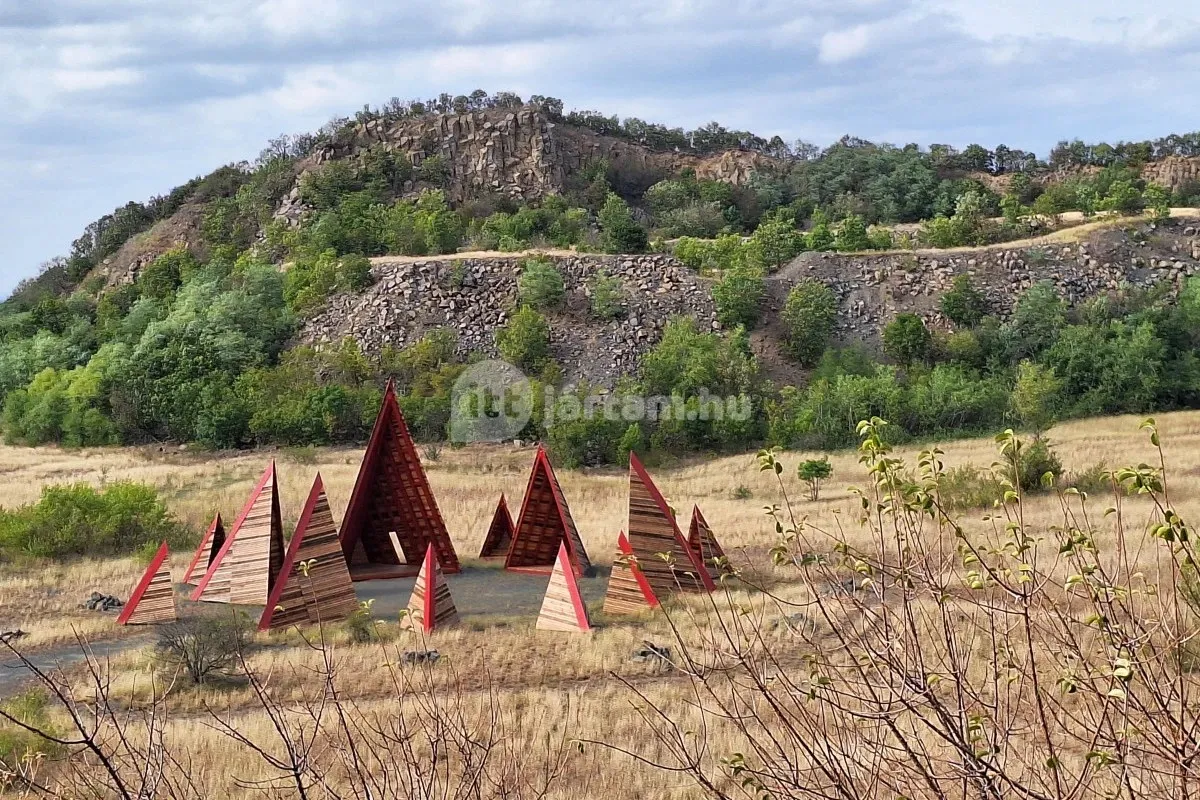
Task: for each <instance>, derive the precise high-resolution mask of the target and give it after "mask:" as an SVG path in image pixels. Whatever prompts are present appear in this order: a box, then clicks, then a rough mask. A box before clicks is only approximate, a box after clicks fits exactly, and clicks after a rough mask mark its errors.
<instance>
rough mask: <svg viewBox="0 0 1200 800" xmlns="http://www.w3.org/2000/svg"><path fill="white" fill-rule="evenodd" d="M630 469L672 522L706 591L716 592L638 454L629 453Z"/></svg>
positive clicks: (676, 537) (676, 540) (678, 538)
mask: <svg viewBox="0 0 1200 800" xmlns="http://www.w3.org/2000/svg"><path fill="white" fill-rule="evenodd" d="M629 469H631V470H632V471H633V472H634V474H636V475H637V477H638V478H639V479H640V480H641V481H642V483H643V484H644V485H645V486H646V491H648V492H649V493H650V499H652V500H653V501H654V502H655V504H656V505H657V506H658V510H659V511H661V512H662V514H663V516H665V517H666V518H667V519H669V520H671V528H672V530H674V531H675V542H676V544H678V545H680V547H681V549H682V550H683V552H685V553H687V556H688V561H690V562H691V564H692V569H694V570H696V575H697V577H698V578H699V579H700V583H701V584H702V585H703V586H704V588H705V590H706V591H709V592H715V591H716V590H717V585H716V584H715V583H713V580H712V577H710V576H709V574H708V569H706V568H705V566H704V564H703V562H697V560H696V554H695V553H693V552H692V547H691V545H689V544H688V541H687V539H685V538H683V532H682V531H680V530H679V523H678V522H676V521H675V514H674V513H673V512H672V511H671V507H670V506H669V505H667V501H666V500H665V499H663V496H662V492H660V491H658V487H657V486H655V485H654V481H653V480H651V478H650V475H649V474H648V473H647V472H646V468H645V467H643V466H642V462H641V460H640V459H639V458H638V457H637V453H635V452H633V451H632V450H630V451H629Z"/></svg>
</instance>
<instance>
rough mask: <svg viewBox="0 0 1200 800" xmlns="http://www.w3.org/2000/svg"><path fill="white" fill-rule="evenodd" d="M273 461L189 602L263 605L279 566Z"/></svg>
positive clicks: (279, 534) (279, 528) (278, 517)
mask: <svg viewBox="0 0 1200 800" xmlns="http://www.w3.org/2000/svg"><path fill="white" fill-rule="evenodd" d="M283 555H284V546H283V520H282V517H281V515H280V513H279V493H278V487H277V482H276V474H275V462H273V461H272V462H271V465H270V466H268V467H267V469H266V471H265V472H264V473H263V475H262V477H261V478H259V481H258V484H257V485H256V486H255V487H254V491H253V492H252V493H251V494H250V499H249V500H248V501H247V503H246V506H245V507H244V508H243V509H242V513H241V514H240V515H239V516H238V519H237V521H236V522H235V523H234V525H233V528H232V529H231V530H230V531H229V535H228V536H226V538H225V544H224V546H223V547H222V548H221V550H220V552H218V553H217V556H216V558H214V559H213V562H212V564H210V565H209V568H208V571H207V572H206V573H205V574H204V577H203V578H201V580H200V583H199V584H197V586H196V590H195V591H194V592H192V596H191V599H192V600H204V601H207V602H214V603H246V604H249V605H265V604H266V602H267V598H268V597H269V596H270V593H271V589H272V587H273V586H274V585H275V579H276V576H278V575H279V571H280V570H281V569H282V567H283Z"/></svg>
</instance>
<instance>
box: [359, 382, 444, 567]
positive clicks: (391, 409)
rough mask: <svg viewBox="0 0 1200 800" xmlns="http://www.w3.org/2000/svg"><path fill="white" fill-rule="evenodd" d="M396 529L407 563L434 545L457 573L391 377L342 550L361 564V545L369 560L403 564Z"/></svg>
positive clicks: (363, 463)
mask: <svg viewBox="0 0 1200 800" xmlns="http://www.w3.org/2000/svg"><path fill="white" fill-rule="evenodd" d="M393 532H395V533H396V535H397V537H398V538H399V541H400V546H401V549H402V550H403V552H404V561H405V562H407V563H409V564H416V563H417V562H418V561H419V560H420V559H421V557H422V556H423V555H424V553H425V550H426V548H427V547H429V546H430V545H432V546H433V547H434V549H435V550H436V551H437V555H438V560H439V562H440V563H441V564H442V565H444V567H445V569H446V570H447V571H449V572H458V570H459V563H458V555H457V553H455V551H454V544H453V543H452V542H451V541H450V535H449V533H447V531H446V524H445V522H444V521H443V520H442V515H441V512H440V511H439V510H438V507H437V501H436V500H435V499H434V497H433V490H432V489H430V487H429V480H428V478H427V477H426V476H425V470H424V469H423V468H422V467H421V459H420V457H419V456H418V455H417V449H416V446H415V445H414V444H413V441H412V437H411V436H410V435H409V432H408V425H407V424H406V423H405V421H404V415H403V414H402V413H401V412H400V406H399V404H398V403H397V402H396V394H395V389H394V387H393V385H392V383H391V382H390V381H389V383H388V386H387V389H386V391H385V392H384V396H383V405H382V406H381V407H380V409H379V416H378V417H377V418H376V420H375V427H374V429H373V430H372V431H371V439H370V441H369V442H368V443H367V450H366V453H364V455H363V461H362V466H361V467H360V468H359V472H358V479H357V481H356V482H355V484H354V492H353V494H352V495H351V497H350V503H349V505H348V506H347V507H346V515H345V517H344V518H343V521H342V532H341V544H342V552H343V554H344V555H345V557H346V559H347V560H348V561H350V563H351V564H358V563H360V561H359V555H358V552H357V551H358V548H359V546H360V545H361V548H362V551H361V552H362V555H363V556H365V558H366V563H368V564H391V565H399V564H401V563H402V562H401V559H400V558H399V557H398V556H397V554H396V550H395V548H394V547H393V546H392V541H391V534H392V533H393ZM351 574H352V575H356V573H355V572H353V571H352V572H351Z"/></svg>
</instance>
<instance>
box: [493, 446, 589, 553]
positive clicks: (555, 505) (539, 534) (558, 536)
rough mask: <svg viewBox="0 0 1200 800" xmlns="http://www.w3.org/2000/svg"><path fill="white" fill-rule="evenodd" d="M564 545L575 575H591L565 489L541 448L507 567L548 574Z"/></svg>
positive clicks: (526, 491)
mask: <svg viewBox="0 0 1200 800" xmlns="http://www.w3.org/2000/svg"><path fill="white" fill-rule="evenodd" d="M564 543H565V544H566V546H567V554H568V557H569V558H570V561H571V566H572V568H573V569H574V570H575V574H576V575H584V574H590V573H591V570H592V562H591V560H590V559H589V558H588V554H587V550H586V549H585V548H584V546H583V540H582V539H580V538H579V531H578V530H576V528H575V520H574V518H573V517H572V516H571V509H570V508H569V507H568V506H567V500H566V498H565V497H564V496H563V493H562V487H560V486H559V485H558V478H557V477H556V476H555V475H554V469H553V468H552V467H551V466H550V459H549V457H547V455H546V451H545V450H544V449H543V448H541V447H538V450H537V453H536V454H535V455H534V457H533V468H532V470H531V471H530V474H529V484H528V486H526V488H525V500H524V501H523V502H522V504H521V516H520V518H519V519H518V520H517V529H516V532H514V533H513V542H512V547H511V548H510V549H509V551H508V558H507V559H506V560H505V562H504V566H505V568H506V569H525V570H528V569H545V570H547V571H549V570H550V569H551V568H553V566H554V560H555V558H556V556H557V555H558V548H559V545H560V544H564Z"/></svg>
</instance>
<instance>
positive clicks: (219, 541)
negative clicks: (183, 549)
mask: <svg viewBox="0 0 1200 800" xmlns="http://www.w3.org/2000/svg"><path fill="white" fill-rule="evenodd" d="M224 545H225V526H224V525H223V524H222V523H221V512H219V511H218V512H217V515H216V516H215V517H213V521H212V524H211V525H209V526H208V530H207V531H205V533H204V538H203V539H201V540H200V546H199V547H197V548H196V552H195V554H193V555H192V560H191V563H189V564H188V568H187V572H185V573H183V582H184V583H188V584H190V583H193V582H194V581H197V580H199V579H200V575H203V574H204V573H205V572H207V571H208V568H209V567H211V566H212V562H213V559H215V558H216V557H217V553H219V552H221V548H222V547H223V546H224ZM201 564H203V565H204V568H203V571H201V572H200V574H199V575H197V574H196V568H197V567H199V566H200V565H201Z"/></svg>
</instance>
